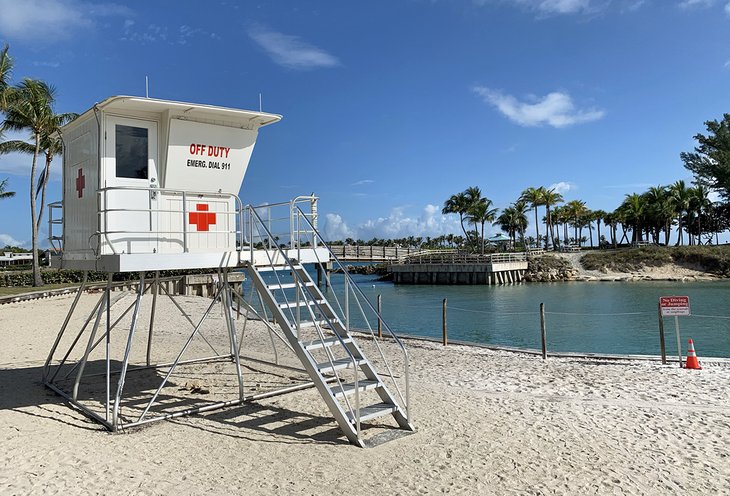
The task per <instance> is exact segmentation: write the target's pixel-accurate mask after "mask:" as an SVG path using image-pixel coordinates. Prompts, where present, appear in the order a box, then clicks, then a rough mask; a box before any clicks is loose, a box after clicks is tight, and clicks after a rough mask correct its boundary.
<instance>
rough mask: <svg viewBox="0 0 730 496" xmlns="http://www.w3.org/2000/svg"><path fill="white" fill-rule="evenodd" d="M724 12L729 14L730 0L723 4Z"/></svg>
mask: <svg viewBox="0 0 730 496" xmlns="http://www.w3.org/2000/svg"><path fill="white" fill-rule="evenodd" d="M725 13H726V14H727V15H729V16H730V2H728V3H726V4H725Z"/></svg>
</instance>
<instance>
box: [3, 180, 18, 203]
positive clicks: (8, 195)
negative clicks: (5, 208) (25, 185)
mask: <svg viewBox="0 0 730 496" xmlns="http://www.w3.org/2000/svg"><path fill="white" fill-rule="evenodd" d="M7 186H8V179H3V180H2V181H0V200H2V199H3V198H12V197H14V196H15V191H5V188H7Z"/></svg>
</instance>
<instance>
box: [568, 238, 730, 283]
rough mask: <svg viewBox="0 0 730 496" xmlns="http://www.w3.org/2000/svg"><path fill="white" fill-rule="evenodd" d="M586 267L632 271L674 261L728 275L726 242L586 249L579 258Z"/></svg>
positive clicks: (729, 253) (728, 247)
mask: <svg viewBox="0 0 730 496" xmlns="http://www.w3.org/2000/svg"><path fill="white" fill-rule="evenodd" d="M580 262H581V265H582V266H583V268H585V269H587V270H609V271H612V272H632V271H636V270H641V269H643V268H645V267H662V266H664V265H668V264H672V263H674V264H677V265H681V266H684V267H688V268H692V269H696V270H701V271H704V272H707V273H710V274H714V275H717V276H722V277H730V245H722V246H647V247H643V248H629V249H622V250H606V251H596V252H593V253H587V254H586V255H584V256H583V257H582V258H581V261H580Z"/></svg>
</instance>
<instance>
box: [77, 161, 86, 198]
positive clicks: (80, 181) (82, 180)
mask: <svg viewBox="0 0 730 496" xmlns="http://www.w3.org/2000/svg"><path fill="white" fill-rule="evenodd" d="M85 187H86V176H84V170H83V169H81V168H79V175H78V177H76V191H78V192H79V198H81V197H82V196H84V188H85Z"/></svg>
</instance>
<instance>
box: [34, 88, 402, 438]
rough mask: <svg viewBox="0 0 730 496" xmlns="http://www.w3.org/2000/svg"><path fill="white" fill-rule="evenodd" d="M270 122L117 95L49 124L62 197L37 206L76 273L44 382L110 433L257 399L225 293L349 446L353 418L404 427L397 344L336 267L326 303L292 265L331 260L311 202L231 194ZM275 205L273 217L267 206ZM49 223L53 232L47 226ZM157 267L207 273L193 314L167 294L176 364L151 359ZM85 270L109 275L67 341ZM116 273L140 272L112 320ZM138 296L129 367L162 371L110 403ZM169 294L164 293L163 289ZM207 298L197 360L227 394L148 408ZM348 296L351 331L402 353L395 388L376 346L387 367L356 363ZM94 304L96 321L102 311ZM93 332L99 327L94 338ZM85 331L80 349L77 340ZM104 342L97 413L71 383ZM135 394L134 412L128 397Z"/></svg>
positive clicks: (59, 262) (62, 261)
mask: <svg viewBox="0 0 730 496" xmlns="http://www.w3.org/2000/svg"><path fill="white" fill-rule="evenodd" d="M279 120H281V116H279V115H275V114H269V113H264V112H255V111H249V110H239V109H232V108H225V107H216V106H210V105H201V104H191V103H182V102H173V101H166V100H157V99H150V98H140V97H130V96H117V97H111V98H108V99H106V100H104V101H103V102H101V103H99V104H97V105H95V106H94V107H93V108H92V109H90V110H88V111H87V112H85V113H83V114H82V115H80V116H79V117H78V118H77V119H76V120H74V121H73V122H71V123H69V124H67V125H65V126H64V127H63V128H62V129H61V138H62V140H63V143H64V153H63V200H62V202H60V203H55V204H51V208H50V209H49V212H50V213H49V238H50V241H51V244H52V245H53V246H54V247H55V248H56V256H55V257H53V265H56V266H59V267H61V268H68V269H80V270H83V271H85V276H84V282H83V283H82V286H81V288H80V289H79V292H78V293H77V296H76V299H75V300H74V302H73V304H72V306H71V309H70V311H69V314H68V316H67V317H66V320H65V321H64V323H63V325H62V326H61V330H60V331H59V334H58V336H57V338H56V341H55V343H54V344H53V347H52V349H51V351H50V353H49V356H48V359H47V361H46V364H45V366H44V372H43V381H44V384H46V385H47V386H48V387H49V388H51V389H53V390H54V391H56V392H57V393H59V394H60V395H62V396H63V397H64V398H66V399H67V400H68V401H69V402H70V403H71V404H72V405H73V406H75V407H77V408H78V409H80V410H81V411H82V412H83V413H85V414H86V415H88V416H90V417H91V418H93V419H95V420H97V421H99V422H100V423H101V424H102V425H104V426H105V427H106V428H108V429H109V430H112V431H116V430H119V429H123V428H126V427H132V426H136V425H142V424H146V423H148V422H151V421H154V420H163V419H166V418H172V417H177V416H180V415H185V414H190V413H195V412H201V411H208V410H212V409H215V408H220V407H224V406H231V405H236V404H240V403H243V402H245V401H252V400H255V399H257V398H256V397H254V396H246V394H244V378H243V374H242V372H241V359H242V355H241V354H240V353H241V352H240V345H239V342H240V341H241V338H240V337H239V336H238V335H237V333H238V331H237V329H236V322H235V319H234V318H233V313H232V307H233V304H234V301H237V302H238V303H239V304H242V305H243V306H244V307H245V308H246V316H247V317H248V316H249V315H254V316H256V317H258V318H259V319H261V320H262V322H265V323H266V325H267V327H268V328H269V330H270V332H271V333H272V336H273V335H276V336H278V337H279V338H280V339H281V341H283V342H284V343H285V344H286V345H287V347H289V348H290V349H291V350H292V351H294V353H295V354H296V355H297V357H298V358H299V359H300V361H301V363H302V365H303V366H304V369H305V370H306V372H307V374H308V375H309V376H310V378H311V379H312V381H311V385H312V386H315V387H316V388H317V389H318V391H319V392H320V394H321V395H322V397H323V398H324V400H325V402H326V403H327V405H328V407H329V408H330V410H331V411H332V413H333V416H334V417H335V420H336V421H337V422H338V424H339V425H340V427H341V428H342V430H343V432H344V433H345V434H346V436H347V437H348V439H349V440H350V441H351V442H353V443H355V444H359V445H363V443H364V441H363V439H362V437H361V422H365V421H368V420H371V419H374V418H377V417H380V416H385V415H392V416H393V418H395V420H396V421H397V423H398V426H399V427H400V428H403V429H407V430H413V427H412V424H411V423H410V421H409V419H408V412H409V411H410V409H409V408H408V403H409V395H408V367H409V366H408V355H407V353H406V351H405V347H404V346H403V344H402V343H401V342H400V340H399V339H398V338H397V337H396V336H395V335H394V334H393V333H392V331H391V330H390V328H389V327H388V326H387V324H385V323H384V322H383V321H382V317H381V316H380V315H379V314H377V312H376V311H375V310H374V308H373V306H372V305H371V304H370V302H369V301H367V298H365V297H364V295H363V294H362V292H361V291H360V290H359V288H358V287H357V285H356V284H354V282H353V281H352V279H351V277H350V276H349V274H347V273H346V272H345V289H344V295H343V297H344V302H343V303H342V304H341V303H340V301H339V300H335V301H334V302H332V303H331V302H330V301H329V300H328V298H327V297H325V295H324V294H323V293H322V292H321V291H320V290H319V288H318V285H317V284H315V283H314V282H313V281H312V279H311V277H310V276H309V274H308V272H307V270H305V268H304V264H306V263H314V264H317V265H318V266H319V267H321V266H323V265H325V264H331V263H332V262H334V263H336V264H339V261H337V260H336V258H335V257H334V256H333V255H332V253H331V252H330V250H329V249H328V248H327V245H326V243H325V241H324V240H323V239H322V237H321V236H320V234H319V232H318V231H317V229H316V225H317V198H316V197H314V196H306V197H298V198H296V199H294V200H292V201H289V202H283V203H274V204H267V205H264V206H260V207H252V206H244V205H243V203H242V202H241V200H240V198H239V197H238V192H239V190H240V188H241V184H242V182H243V179H244V176H245V173H246V169H247V168H248V164H249V161H250V159H251V154H252V152H253V148H254V145H255V143H256V139H257V136H258V130H259V128H261V127H264V126H267V125H269V124H273V123H276V122H278V121H279ZM277 209H278V210H279V211H281V212H282V213H281V214H277V213H275V212H277ZM282 224H283V227H280V228H279V227H276V226H281V225H282ZM59 226H61V227H62V234H61V235H60V236H59V235H57V234H56V232H54V231H57V230H58V227H59ZM167 269H177V270H180V269H211V270H214V271H216V272H217V274H216V276H215V291H214V293H213V298H212V302H211V303H210V306H209V307H208V309H207V310H206V311H205V312H204V313H203V316H202V317H201V319H200V321H199V322H198V323H197V324H196V323H195V322H193V321H192V320H191V319H190V318H189V316H188V315H187V314H186V313H185V312H184V309H182V308H181V307H180V305H179V304H177V303H175V304H176V306H177V307H178V309H179V310H180V311H181V312H182V313H183V315H185V317H186V318H187V320H188V321H189V322H190V324H191V325H192V328H193V330H192V334H191V335H190V337H189V338H188V339H187V340H186V341H185V344H184V345H183V346H182V349H181V350H180V353H179V354H178V355H177V357H176V358H175V360H173V361H171V362H170V363H166V364H162V365H155V364H154V363H153V362H154V360H152V357H151V344H152V336H153V327H154V315H155V305H156V301H157V295H158V294H160V293H161V291H162V292H167V290H166V289H165V288H164V286H161V285H160V277H159V272H160V271H161V270H167ZM231 270H237V271H239V272H240V271H245V272H246V273H247V274H248V275H249V277H250V279H251V285H252V294H253V293H256V294H257V297H258V301H259V302H260V304H261V305H260V307H258V308H256V307H255V305H253V304H252V303H251V301H247V300H246V299H244V298H243V295H242V294H239V293H238V292H236V291H235V290H233V289H232V287H231V285H230V284H229V278H230V277H231V275H230V274H231ZM88 271H103V272H106V273H108V277H107V284H106V287H105V290H104V292H103V295H102V296H101V298H100V299H99V301H98V303H97V304H96V306H95V307H94V309H93V310H92V312H91V314H90V315H89V316H88V318H87V319H86V321H85V323H84V324H83V326H82V327H81V330H80V331H79V332H78V334H77V335H76V337H75V339H73V340H72V341H71V342H70V343H66V342H65V341H64V334H65V331H66V329H67V327H68V325H69V322H70V320H71V317H72V314H73V313H74V310H75V308H76V306H77V304H78V301H79V298H80V296H81V294H82V293H83V291H84V288H85V285H86V278H87V276H86V274H87V272H88ZM120 272H121V273H123V272H138V273H139V283H138V285H137V292H136V293H137V295H136V298H135V301H134V302H133V303H132V304H131V305H130V306H129V307H128V308H127V310H126V311H124V313H123V314H122V316H120V317H119V318H118V319H116V321H115V322H113V323H112V318H111V316H110V312H111V307H112V306H113V305H112V303H111V291H112V287H113V281H112V279H113V274H115V273H120ZM150 274H152V275H151V277H148V275H150ZM145 293H151V294H152V307H151V316H150V320H149V328H148V336H147V347H146V349H147V353H146V360H145V363H144V364H143V365H142V366H137V367H136V370H139V369H143V368H146V369H155V370H167V372H166V374H165V375H164V377H163V378H162V380H161V382H160V384H159V386H158V387H157V388H156V389H154V390H150V391H149V393H150V394H149V396H150V398H151V399H150V400H149V401H147V400H145V401H144V402H140V399H139V397H137V398H135V399H134V401H132V402H131V403H132V405H131V406H127V407H125V412H126V413H122V411H121V408H122V407H123V406H124V405H123V403H124V399H125V398H124V394H123V389H124V383H125V378H126V376H127V372H128V367H129V364H130V359H131V358H130V357H131V355H132V354H133V351H132V350H133V348H134V342H135V333H136V331H137V327H138V320H139V315H140V308H141V306H142V297H143V295H144V294H145ZM167 296H169V297H170V299H171V300H173V302H174V299H173V297H172V295H171V294H169V293H167ZM216 303H220V305H221V308H222V309H223V310H222V312H223V314H224V317H225V318H224V321H225V328H226V329H225V330H226V335H227V338H226V339H227V341H228V348H229V353H223V354H221V353H218V352H216V354H215V356H213V357H207V358H206V359H205V360H207V359H210V360H213V361H215V360H218V361H220V360H227V361H228V362H230V363H232V364H233V366H234V370H235V375H236V377H237V381H238V395H237V397H236V398H234V399H230V400H225V401H219V402H214V403H212V404H211V403H210V402H207V403H206V404H205V405H203V406H199V407H194V408H190V407H186V408H184V409H182V410H178V411H170V410H169V408H167V409H163V410H161V411H160V412H157V413H155V412H154V411H153V410H154V406H155V405H156V403H159V400H158V398H159V395H160V393H161V391H162V390H163V388H164V387H165V386H166V385H167V383H168V379H169V378H170V375H171V374H172V373H173V371H174V370H175V369H176V367H178V366H179V365H183V364H185V363H192V362H195V363H200V362H201V361H205V360H201V359H195V360H186V359H185V357H184V355H185V352H186V350H187V349H188V347H189V345H190V343H191V342H192V341H193V340H194V339H195V338H196V337H199V336H200V334H201V331H200V329H201V326H202V325H203V323H204V321H205V320H206V318H207V317H208V315H209V314H210V312H211V310H212V309H213V306H214V305H215V304H216ZM355 306H356V307H357V308H359V310H360V311H361V312H362V317H360V318H359V320H358V326H359V327H361V329H360V330H364V331H369V335H370V336H371V337H372V339H373V340H374V342H375V343H376V345H377V336H376V335H375V334H374V333H373V329H374V328H378V329H379V330H380V331H381V332H382V329H385V330H386V332H387V333H388V334H389V335H391V336H392V337H393V338H395V342H396V343H397V345H398V346H399V348H400V350H401V351H402V353H403V356H404V359H402V360H401V363H402V364H403V367H404V370H405V372H404V374H402V375H401V376H400V378H401V379H402V380H403V379H404V384H400V385H399V383H398V380H397V379H396V377H395V376H394V375H393V373H392V371H391V370H390V366H389V365H388V362H387V360H386V358H385V355H384V353H383V351H382V349H381V347H380V346H379V345H377V346H376V350H377V352H378V354H379V356H380V357H382V360H383V362H384V366H385V367H386V368H387V370H388V374H387V375H386V376H384V377H385V379H384V378H383V377H381V376H379V375H378V373H377V372H376V370H375V365H374V363H375V361H371V360H369V359H367V358H366V357H365V354H364V353H363V351H362V349H361V348H360V347H359V346H358V345H357V344H356V343H355V339H354V336H353V334H352V332H351V331H352V330H351V327H350V324H351V322H350V319H351V317H350V307H355ZM132 308H134V311H133V313H132V317H131V323H130V328H129V333H128V335H127V339H126V346H125V347H124V352H123V355H122V356H120V357H119V359H118V360H119V368H118V369H117V370H112V367H111V363H112V361H113V360H112V356H111V355H112V354H113V351H112V349H113V347H112V346H110V341H111V336H112V331H113V329H114V328H115V327H116V326H117V324H119V322H120V321H121V319H122V317H124V315H126V314H127V312H129V311H130V310H131V309H132ZM267 310H268V312H270V316H269V313H267ZM367 313H369V314H370V315H366V314H367ZM104 314H106V319H103V318H102V317H103V315H104ZM373 314H374V315H373ZM373 319H374V324H372V323H371V322H373ZM104 320H105V321H106V322H104ZM92 321H93V324H92V325H90V324H91V323H92ZM378 323H379V325H378ZM276 325H278V326H280V328H281V330H282V331H283V336H282V335H281V334H279V333H278V332H277V330H276V329H275V326H276ZM87 329H88V332H87ZM100 329H102V331H101V332H102V334H101V335H100V336H98V335H99V330H100ZM86 334H88V336H86V338H85V339H86V340H87V344H86V347H85V349H83V350H81V348H82V347H81V346H79V347H78V349H77V344H78V343H79V342H81V341H82V339H81V338H82V337H83V336H85V335H86ZM62 342H63V347H65V346H66V345H68V351H67V352H66V353H65V355H64V356H63V358H61V359H60V360H58V359H56V357H55V354H56V352H57V350H58V349H59V347H61V346H62ZM103 342H105V343H106V345H105V355H104V357H103V358H102V357H100V361H101V362H104V363H105V372H103V373H101V374H97V375H102V376H104V377H105V378H106V388H105V395H102V400H101V401H100V403H101V406H102V407H103V409H102V410H101V411H99V410H98V409H96V410H95V409H94V408H93V407H91V406H89V404H88V403H89V402H88V401H83V400H82V398H81V397H80V396H79V395H80V392H79V391H80V389H81V388H82V385H83V384H82V380H83V379H84V371H85V368H86V365H87V363H88V362H89V359H90V356H92V355H93V354H94V353H95V352H96V353H98V352H99V350H100V349H102V348H103V347H102V346H101V344H102V343H103ZM206 342H207V340H206ZM272 343H273V338H272ZM208 344H210V343H208ZM211 348H212V346H211ZM74 350H76V354H77V356H75V359H74V357H73V353H74ZM79 352H80V353H79ZM132 361H133V359H132ZM343 374H346V375H347V379H348V380H345V376H344V375H343ZM114 375H118V376H119V377H118V381H117V388H116V392H115V393H114V392H113V391H112V387H111V377H112V376H114ZM389 381H390V383H389ZM285 390H291V388H285ZM391 390H392V391H394V392H395V393H396V394H397V397H398V401H397V400H396V396H395V395H394V394H393V393H391ZM368 392H370V393H373V394H374V396H375V399H376V400H379V403H375V404H372V405H369V406H362V407H361V398H360V396H361V395H364V396H365V395H366V393H368ZM112 395H113V396H114V397H113V398H112ZM92 396H94V395H92ZM96 396H98V393H97V395H96ZM96 399H97V400H99V398H96ZM364 399H365V398H363V400H364ZM140 404H141V405H142V406H141V407H140V408H138V409H135V408H136V407H135V406H134V405H140Z"/></svg>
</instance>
